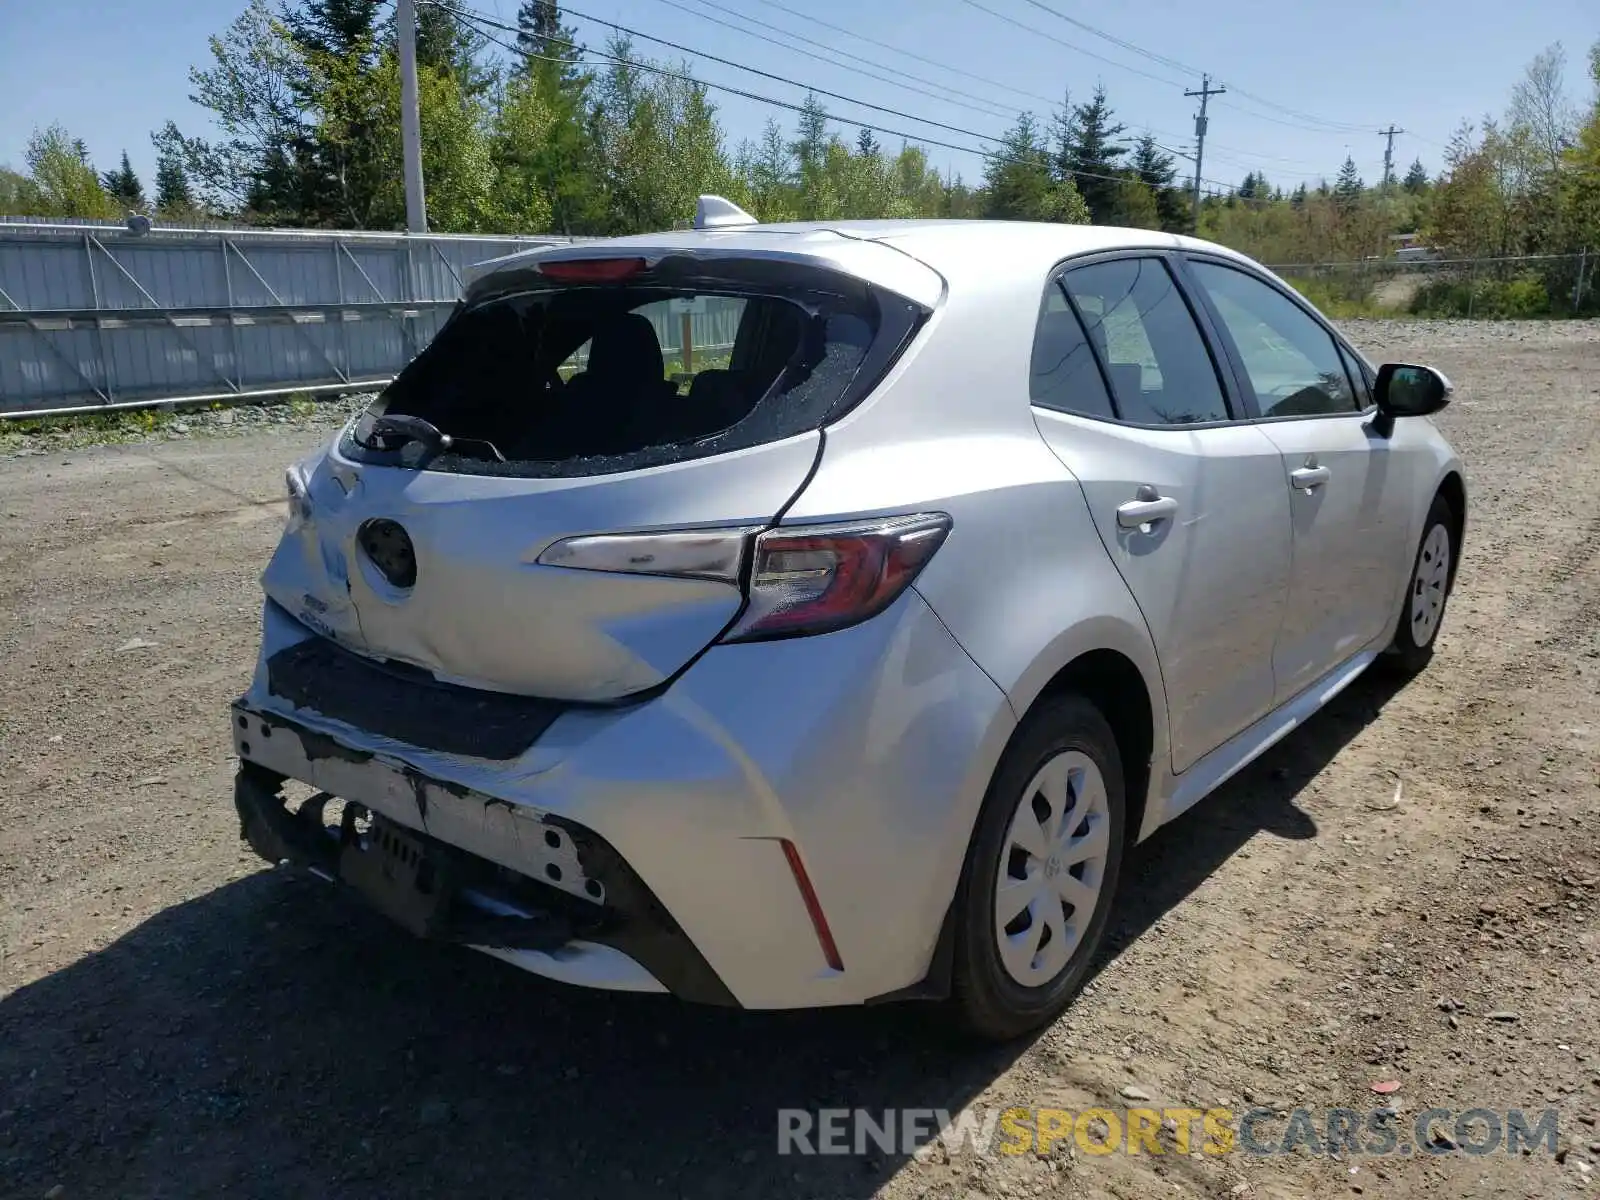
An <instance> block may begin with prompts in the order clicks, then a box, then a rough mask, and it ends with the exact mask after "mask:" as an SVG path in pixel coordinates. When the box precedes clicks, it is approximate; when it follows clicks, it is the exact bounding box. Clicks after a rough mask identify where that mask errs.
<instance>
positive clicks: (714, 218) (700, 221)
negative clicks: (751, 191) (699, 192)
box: [694, 196, 760, 229]
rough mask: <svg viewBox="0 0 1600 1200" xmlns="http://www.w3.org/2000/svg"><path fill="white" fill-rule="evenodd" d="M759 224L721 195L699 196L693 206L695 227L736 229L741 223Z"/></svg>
mask: <svg viewBox="0 0 1600 1200" xmlns="http://www.w3.org/2000/svg"><path fill="white" fill-rule="evenodd" d="M759 224H760V222H759V221H757V220H756V219H755V218H754V217H752V216H751V215H750V214H749V213H747V212H745V210H744V209H742V208H740V207H739V206H738V205H737V204H735V203H734V202H733V201H732V200H724V199H723V198H722V197H721V196H701V197H700V200H699V202H698V203H696V204H695V206H694V227H695V228H696V229H737V228H739V227H740V226H741V225H759Z"/></svg>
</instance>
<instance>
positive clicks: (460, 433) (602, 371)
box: [342, 263, 921, 476]
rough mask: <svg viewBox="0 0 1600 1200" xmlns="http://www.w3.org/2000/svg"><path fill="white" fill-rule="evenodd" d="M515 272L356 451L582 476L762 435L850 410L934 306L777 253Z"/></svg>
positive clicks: (406, 383)
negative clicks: (597, 277) (596, 276)
mask: <svg viewBox="0 0 1600 1200" xmlns="http://www.w3.org/2000/svg"><path fill="white" fill-rule="evenodd" d="M741 265H742V266H743V267H744V268H745V269H743V270H741V269H740V266H741ZM509 282H510V283H511V285H512V286H511V287H510V288H509V289H508V290H505V291H503V292H501V293H500V294H495V295H490V296H487V297H484V298H482V299H478V300H476V301H471V300H469V303H467V304H466V305H464V306H463V307H462V308H461V309H460V310H458V311H457V312H456V313H455V314H454V315H453V316H452V317H451V319H450V320H449V321H448V322H447V323H446V324H445V326H444V328H443V329H441V330H440V332H439V334H438V336H437V337H435V338H434V340H433V342H432V343H431V344H430V345H429V346H428V347H427V348H426V349H425V350H424V351H423V352H422V353H421V354H420V355H418V356H417V357H416V358H415V359H414V360H412V362H411V363H410V365H408V366H407V367H406V369H405V370H404V371H403V372H401V374H400V375H399V377H398V378H397V379H396V380H395V381H394V382H393V383H392V384H390V385H389V387H388V388H387V389H386V390H385V391H384V392H383V393H382V394H380V395H379V396H378V398H377V399H376V400H375V401H374V402H373V404H372V406H371V407H370V408H369V409H368V410H367V412H366V413H364V414H363V415H362V417H361V418H360V420H358V421H357V422H356V423H355V425H354V426H353V427H352V429H351V430H350V432H349V434H348V435H347V436H346V438H345V445H344V446H343V447H342V448H343V450H344V451H345V452H346V453H347V454H349V455H350V456H352V457H355V458H359V459H364V460H367V461H376V462H383V463H391V464H395V465H403V466H414V467H417V468H419V469H427V470H440V471H456V472H467V473H473V474H504V475H521V476H577V475H600V474H609V473H613V472H618V471H629V470H637V469H640V468H643V467H650V466H659V465H662V464H665V463H671V462H679V461H683V460H685V459H691V458H701V457H706V456H709V455H714V454H721V453H726V452H729V451H732V450H740V449H745V448H747V447H751V446H757V445H763V444H765V443H768V442H774V441H778V440H780V439H782V438H786V437H792V436H794V435H796V434H800V433H804V432H808V431H810V430H814V429H818V428H821V427H822V426H823V425H824V424H826V423H827V422H828V421H830V420H833V419H835V418H836V417H837V416H838V415H840V414H841V413H842V412H843V411H845V409H847V408H848V406H849V405H850V404H852V403H854V402H855V401H856V400H858V399H859V398H860V394H861V392H860V389H859V388H856V387H854V386H853V385H855V384H857V383H858V381H860V382H862V383H864V385H865V386H866V387H868V388H870V384H871V381H872V380H873V379H875V378H877V377H878V376H879V375H881V372H882V368H883V366H884V365H886V362H887V360H888V359H889V358H890V357H892V355H893V354H894V353H895V352H897V351H898V348H899V347H900V346H901V345H903V343H904V340H905V338H906V337H907V336H909V333H910V331H911V330H912V329H913V328H914V326H915V323H916V321H917V320H919V319H920V316H921V313H920V310H916V309H915V306H912V305H910V304H909V302H907V301H904V300H902V299H901V298H900V297H897V296H886V295H884V294H882V293H880V292H877V291H876V290H875V289H873V288H871V287H870V286H868V285H866V284H864V283H862V282H861V281H859V280H855V279H852V278H850V277H847V276H840V275H836V274H834V273H832V272H827V271H822V270H816V269H809V268H796V267H793V266H774V265H771V264H737V263H735V264H731V265H730V264H727V263H723V264H719V266H718V271H717V274H716V275H715V276H709V275H707V274H706V273H705V268H704V267H703V266H700V265H698V264H695V265H693V266H685V265H684V264H681V263H680V264H677V265H676V266H674V265H672V264H670V263H669V264H666V265H658V267H657V268H656V269H654V270H652V271H647V272H644V273H642V274H640V275H639V276H637V277H635V278H634V279H630V280H629V281H627V282H626V283H621V284H568V285H563V284H554V283H551V282H549V281H547V280H544V279H542V278H540V277H539V276H538V275H537V274H536V273H535V272H533V271H529V272H524V273H522V274H521V275H519V276H518V277H516V278H515V279H514V280H512V281H509ZM518 284H520V285H521V286H515V285H518ZM864 367H865V368H867V370H866V371H865V372H863V368H864ZM863 375H865V376H866V378H862V377H863ZM412 443H414V444H412Z"/></svg>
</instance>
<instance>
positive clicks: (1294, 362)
mask: <svg viewBox="0 0 1600 1200" xmlns="http://www.w3.org/2000/svg"><path fill="white" fill-rule="evenodd" d="M1192 268H1193V270H1194V274H1195V278H1196V279H1198V280H1199V282H1200V286H1201V287H1202V288H1204V289H1205V293H1206V295H1207V296H1208V297H1209V298H1210V300H1211V303H1212V305H1213V306H1214V307H1215V308H1216V310H1217V316H1218V317H1220V318H1221V320H1222V324H1223V326H1224V327H1225V328H1226V329H1227V331H1228V334H1229V336H1231V337H1232V338H1233V344H1234V346H1235V347H1237V348H1238V351H1239V357H1240V359H1241V360H1243V362H1244V369H1245V374H1246V375H1247V376H1248V377H1249V380H1250V387H1251V388H1252V389H1253V390H1254V392H1255V396H1256V405H1257V408H1258V409H1259V410H1260V413H1261V415H1262V416H1263V417H1309V416H1329V415H1335V414H1338V413H1349V412H1358V411H1360V409H1361V407H1362V406H1361V405H1359V404H1357V403H1356V397H1355V392H1354V391H1353V390H1352V388H1351V386H1350V378H1349V376H1348V375H1346V373H1345V366H1344V360H1343V359H1341V358H1340V356H1339V350H1338V347H1337V346H1336V345H1335V344H1334V341H1333V337H1332V336H1331V335H1330V334H1329V333H1328V331H1327V330H1326V329H1324V328H1323V327H1322V326H1321V325H1319V324H1318V323H1317V322H1316V321H1315V320H1313V319H1312V318H1311V317H1310V316H1309V315H1308V314H1307V313H1306V312H1305V310H1304V309H1302V308H1301V307H1300V306H1299V305H1298V304H1296V303H1295V302H1294V301H1292V300H1290V299H1289V298H1288V297H1287V296H1285V295H1284V294H1283V293H1282V292H1280V291H1278V290H1277V289H1276V288H1274V287H1269V286H1268V285H1267V284H1265V283H1263V282H1261V280H1259V279H1256V278H1253V277H1252V276H1250V275H1247V274H1245V273H1244V272H1243V271H1236V270H1234V269H1233V268H1232V267H1224V266H1221V265H1219V264H1217V263H1210V262H1195V263H1193V264H1192Z"/></svg>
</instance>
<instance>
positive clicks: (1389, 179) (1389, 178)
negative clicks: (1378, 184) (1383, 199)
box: [1378, 121, 1405, 192]
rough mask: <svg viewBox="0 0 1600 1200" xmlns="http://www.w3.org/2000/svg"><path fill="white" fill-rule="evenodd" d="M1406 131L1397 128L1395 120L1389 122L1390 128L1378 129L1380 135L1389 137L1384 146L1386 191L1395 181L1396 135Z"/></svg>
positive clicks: (1384, 186)
mask: <svg viewBox="0 0 1600 1200" xmlns="http://www.w3.org/2000/svg"><path fill="white" fill-rule="evenodd" d="M1404 132H1405V130H1404V129H1396V128H1395V127H1394V122H1393V121H1391V122H1389V128H1387V129H1380V130H1378V136H1379V137H1381V138H1386V139H1388V140H1387V141H1386V142H1385V143H1384V147H1383V190H1384V191H1386V192H1387V191H1388V190H1389V185H1390V184H1392V183H1393V182H1394V137H1395V134H1397V133H1404Z"/></svg>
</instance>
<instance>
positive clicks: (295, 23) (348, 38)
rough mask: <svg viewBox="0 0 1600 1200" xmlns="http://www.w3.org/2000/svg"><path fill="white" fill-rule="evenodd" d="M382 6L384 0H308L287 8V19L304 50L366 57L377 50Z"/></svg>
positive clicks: (284, 19) (296, 39) (297, 42)
mask: <svg viewBox="0 0 1600 1200" xmlns="http://www.w3.org/2000/svg"><path fill="white" fill-rule="evenodd" d="M382 7H383V0H304V2H303V3H301V4H300V5H298V6H296V7H286V8H285V9H284V14H283V21H284V24H285V25H287V26H288V27H289V32H290V33H291V34H292V35H293V37H294V40H295V43H296V44H297V45H299V46H300V47H301V49H303V50H309V51H316V52H319V53H322V54H326V55H331V56H333V57H334V58H347V57H349V56H350V55H352V54H355V55H358V56H360V57H361V58H362V59H363V60H366V59H369V58H370V57H371V55H372V53H373V50H374V43H375V41H376V38H377V29H378V10H379V9H381V8H382Z"/></svg>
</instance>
